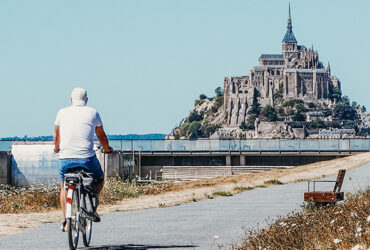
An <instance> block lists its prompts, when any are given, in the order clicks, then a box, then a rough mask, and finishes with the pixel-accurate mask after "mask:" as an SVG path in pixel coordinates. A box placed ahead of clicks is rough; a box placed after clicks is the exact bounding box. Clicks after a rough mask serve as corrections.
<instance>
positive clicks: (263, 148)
mask: <svg viewBox="0 0 370 250" xmlns="http://www.w3.org/2000/svg"><path fill="white" fill-rule="evenodd" d="M17 143H19V142H17ZM25 143H28V142H25ZM38 143H40V144H45V143H52V142H49V141H48V142H45V141H40V142H35V141H32V144H38ZM109 144H110V145H111V147H113V149H114V150H118V151H122V152H132V150H134V151H141V152H143V153H145V152H148V153H153V152H158V153H161V152H163V153H166V152H246V153H247V152H366V151H370V138H369V139H316V140H312V139H311V140H307V139H298V140H284V139H259V140H258V139H253V140H208V139H199V140H109ZM11 146H12V142H11V141H0V151H11Z"/></svg>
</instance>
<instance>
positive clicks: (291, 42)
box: [282, 3, 298, 65]
mask: <svg viewBox="0 0 370 250" xmlns="http://www.w3.org/2000/svg"><path fill="white" fill-rule="evenodd" d="M282 52H283V56H284V59H285V60H286V62H290V61H292V59H293V58H292V57H294V56H295V55H298V47H297V40H296V39H295V36H294V34H293V26H292V17H291V14H290V3H289V17H288V26H287V31H286V33H285V36H284V38H283V41H282ZM286 65H287V64H286Z"/></svg>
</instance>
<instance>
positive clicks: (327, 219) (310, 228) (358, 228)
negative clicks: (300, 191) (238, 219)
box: [239, 187, 370, 249]
mask: <svg viewBox="0 0 370 250" xmlns="http://www.w3.org/2000/svg"><path fill="white" fill-rule="evenodd" d="M369 226H370V187H368V188H367V189H365V190H364V191H358V192H356V193H354V194H348V195H347V199H346V200H345V202H343V203H341V204H338V205H337V206H331V207H320V208H317V207H315V206H313V205H312V204H305V205H304V206H303V211H302V212H293V213H291V214H288V215H287V216H286V217H283V218H279V219H277V220H275V221H273V222H270V223H269V227H268V228H267V229H248V230H247V234H248V238H246V239H245V240H244V242H243V245H242V246H241V247H240V248H239V249H351V247H354V246H356V245H358V246H362V247H363V248H358V249H369V247H370V227H369Z"/></svg>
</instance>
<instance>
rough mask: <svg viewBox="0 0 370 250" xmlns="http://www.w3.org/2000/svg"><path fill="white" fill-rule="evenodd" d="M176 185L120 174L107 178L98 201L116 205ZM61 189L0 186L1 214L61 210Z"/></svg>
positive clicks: (169, 188)
mask: <svg viewBox="0 0 370 250" xmlns="http://www.w3.org/2000/svg"><path fill="white" fill-rule="evenodd" d="M177 188H178V187H176V185H175V184H172V183H161V184H149V185H137V184H136V183H135V182H133V183H129V182H124V181H122V180H121V179H120V178H117V177H115V178H108V179H107V180H106V181H105V185H104V189H103V191H102V193H101V194H100V197H99V202H100V204H103V205H104V204H114V203H115V202H117V201H120V200H122V199H124V198H130V197H131V198H134V197H139V196H140V195H156V194H160V193H163V192H167V191H172V190H176V189H177ZM59 192H60V186H59V184H58V185H30V186H23V187H14V186H10V185H0V213H32V212H45V211H52V210H55V209H59V208H60V204H59Z"/></svg>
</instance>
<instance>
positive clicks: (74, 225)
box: [67, 189, 79, 250]
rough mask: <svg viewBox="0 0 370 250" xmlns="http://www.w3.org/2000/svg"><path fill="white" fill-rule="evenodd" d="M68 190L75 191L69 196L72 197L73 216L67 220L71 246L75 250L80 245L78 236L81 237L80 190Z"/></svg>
mask: <svg viewBox="0 0 370 250" xmlns="http://www.w3.org/2000/svg"><path fill="white" fill-rule="evenodd" d="M68 192H73V194H72V195H71V196H69V197H72V198H71V204H70V206H71V212H72V213H71V215H72V216H71V218H68V220H67V227H68V243H69V248H70V249H71V250H75V249H76V248H77V245H78V237H79V230H78V229H79V228H78V221H79V199H78V192H77V190H72V189H70V190H68Z"/></svg>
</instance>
